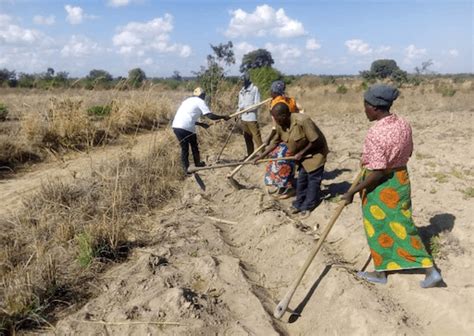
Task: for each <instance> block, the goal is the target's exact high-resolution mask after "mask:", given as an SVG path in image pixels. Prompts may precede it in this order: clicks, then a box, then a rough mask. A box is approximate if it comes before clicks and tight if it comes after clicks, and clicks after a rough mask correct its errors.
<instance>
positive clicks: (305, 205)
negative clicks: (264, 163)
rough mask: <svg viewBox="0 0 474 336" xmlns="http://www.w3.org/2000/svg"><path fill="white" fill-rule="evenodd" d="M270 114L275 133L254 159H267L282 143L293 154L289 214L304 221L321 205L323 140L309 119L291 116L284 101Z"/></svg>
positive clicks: (303, 116) (305, 116)
mask: <svg viewBox="0 0 474 336" xmlns="http://www.w3.org/2000/svg"><path fill="white" fill-rule="evenodd" d="M271 114H272V116H273V118H274V120H275V122H276V128H275V131H276V134H275V136H274V137H273V138H272V139H271V142H270V145H269V146H268V147H267V148H266V150H265V152H264V153H262V155H260V157H258V158H257V159H256V160H259V159H262V158H264V157H265V156H267V155H268V153H270V152H271V151H272V150H273V149H274V148H275V147H276V146H277V145H278V144H279V143H280V142H282V141H283V142H284V143H286V145H287V146H288V149H289V150H290V151H291V152H292V153H295V155H294V158H295V161H296V162H297V164H298V166H299V170H298V180H297V184H296V199H295V201H294V202H293V206H292V208H291V212H292V213H293V214H296V213H301V217H302V218H306V217H308V216H309V214H310V212H311V211H312V210H313V209H314V208H315V207H317V206H318V205H319V203H320V199H321V180H322V177H323V172H324V164H325V163H326V156H327V154H328V152H329V150H328V146H327V142H326V138H325V136H324V134H323V133H322V132H321V130H320V129H319V128H318V126H316V124H315V123H314V122H313V121H312V120H311V118H310V117H308V116H307V115H305V114H301V113H290V107H289V106H288V104H287V103H285V102H281V103H277V104H275V105H274V106H273V108H272V110H271Z"/></svg>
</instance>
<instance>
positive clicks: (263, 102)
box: [229, 98, 272, 118]
mask: <svg viewBox="0 0 474 336" xmlns="http://www.w3.org/2000/svg"><path fill="white" fill-rule="evenodd" d="M270 100H272V99H271V98H267V99H265V100H264V101H261V102H260V103H257V104H254V105H252V106H249V107H246V108H245V109H243V110H242V111H238V112H235V113H232V114H231V115H229V117H230V118H233V117H237V116H238V115H241V114H243V113H247V112H248V111H252V110H255V109H256V108H257V107H260V106H262V105H264V104H266V103H268V102H269V101H270Z"/></svg>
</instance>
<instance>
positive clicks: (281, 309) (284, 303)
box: [273, 170, 364, 318]
mask: <svg viewBox="0 0 474 336" xmlns="http://www.w3.org/2000/svg"><path fill="white" fill-rule="evenodd" d="M363 173H364V170H361V171H360V172H359V173H358V174H357V177H356V178H355V179H354V181H353V182H352V185H351V187H350V188H349V190H352V189H354V188H355V186H356V185H357V183H359V181H360V179H361V177H362V174H363ZM345 206H346V203H345V201H341V202H340V204H339V206H338V207H337V209H336V212H335V213H334V215H333V216H332V218H331V220H330V221H329V224H328V225H327V226H326V227H325V228H324V232H323V233H322V234H321V237H320V238H319V240H318V243H317V244H316V246H315V247H314V248H313V250H311V252H310V254H309V256H308V257H307V258H306V261H305V263H304V265H303V267H302V268H301V269H300V271H299V273H298V276H297V277H296V279H295V281H294V282H293V284H292V285H291V286H290V288H289V290H288V292H287V293H286V295H285V297H284V298H283V299H282V300H281V301H280V303H278V306H276V308H275V310H274V311H273V316H275V317H276V318H280V317H282V316H283V314H284V313H285V311H286V309H287V308H288V305H289V304H290V300H291V298H292V297H293V294H295V291H296V288H297V287H298V285H299V284H300V282H301V279H303V276H304V274H305V273H306V270H307V269H308V267H309V265H310V264H311V262H312V261H313V259H314V257H315V256H316V254H317V253H318V251H319V249H320V248H321V246H322V245H323V242H324V240H325V239H326V237H327V236H328V234H329V231H331V228H332V227H333V225H334V223H335V222H336V220H337V218H338V217H339V215H340V214H341V212H342V210H343V209H344V207H345Z"/></svg>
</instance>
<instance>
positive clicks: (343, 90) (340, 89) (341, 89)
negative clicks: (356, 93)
mask: <svg viewBox="0 0 474 336" xmlns="http://www.w3.org/2000/svg"><path fill="white" fill-rule="evenodd" d="M336 93H339V94H346V93H347V87H346V86H345V85H344V84H341V85H338V86H337V89H336Z"/></svg>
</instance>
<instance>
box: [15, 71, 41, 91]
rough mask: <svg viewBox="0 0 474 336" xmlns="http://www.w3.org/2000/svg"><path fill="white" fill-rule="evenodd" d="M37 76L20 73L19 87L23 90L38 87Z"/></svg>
mask: <svg viewBox="0 0 474 336" xmlns="http://www.w3.org/2000/svg"><path fill="white" fill-rule="evenodd" d="M36 83H37V75H34V74H27V73H20V74H19V75H18V86H19V87H22V88H28V89H32V88H34V87H35V86H36Z"/></svg>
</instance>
